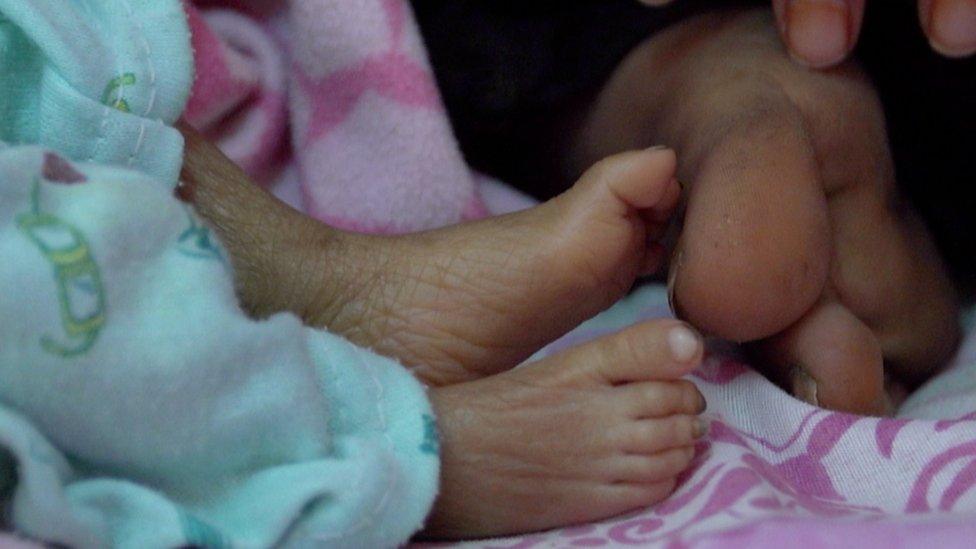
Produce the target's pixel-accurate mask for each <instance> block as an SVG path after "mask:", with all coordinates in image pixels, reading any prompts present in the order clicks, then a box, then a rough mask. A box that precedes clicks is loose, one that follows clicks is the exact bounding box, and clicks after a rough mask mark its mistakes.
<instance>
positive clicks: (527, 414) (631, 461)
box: [424, 320, 706, 538]
mask: <svg viewBox="0 0 976 549" xmlns="http://www.w3.org/2000/svg"><path fill="white" fill-rule="evenodd" d="M702 352H703V351H702V343H701V339H700V338H699V337H698V336H697V334H695V333H694V332H692V331H691V330H690V329H688V328H687V327H686V326H685V325H684V324H682V323H680V322H678V321H673V320H665V321H653V322H648V323H645V324H640V325H636V326H633V327H630V328H628V329H626V330H624V331H622V332H619V333H617V334H614V335H611V336H607V337H604V338H602V339H599V340H596V341H592V342H589V343H586V344H584V345H582V346H580V347H576V348H573V349H569V350H567V351H565V352H563V353H561V354H558V355H554V356H552V357H548V358H546V359H543V360H541V361H539V362H536V363H532V364H529V365H527V366H525V367H524V368H519V369H517V370H513V371H510V372H506V373H503V374H499V375H496V376H493V377H489V378H485V379H482V380H478V381H474V382H469V383H463V384H458V385H453V386H451V387H443V388H438V389H434V390H433V392H432V401H433V403H434V407H435V409H436V411H437V414H438V423H439V425H440V431H441V447H442V469H441V493H440V496H439V498H438V500H437V502H436V503H435V507H434V511H433V513H432V515H431V516H430V518H429V520H428V524H427V528H426V529H425V531H424V535H426V536H430V537H436V538H465V537H484V536H497V535H505V534H512V533H516V532H530V531H534V530H543V529H547V528H553V527H557V526H567V525H571V524H580V523H585V522H590V521H593V520H598V519H603V518H607V517H610V516H614V515H618V514H621V513H625V512H627V511H632V510H635V509H639V508H642V507H647V506H649V505H653V504H655V503H657V502H659V501H661V500H662V499H664V498H666V497H667V496H668V495H669V494H671V492H672V491H673V490H674V488H675V479H676V477H677V476H678V474H679V473H681V472H682V471H683V470H685V469H686V468H687V467H688V465H689V464H690V463H691V461H692V458H693V457H694V444H695V442H696V440H698V439H699V438H701V437H702V436H703V435H704V434H705V431H706V428H705V423H703V420H702V419H700V418H699V417H698V414H700V413H701V412H702V411H704V409H705V400H704V398H703V397H702V395H701V393H699V392H698V390H697V388H696V387H695V386H694V385H693V384H692V383H691V382H689V381H686V380H682V379H681V376H683V375H684V374H687V373H688V372H689V371H691V370H692V369H694V368H695V367H696V366H697V365H698V364H699V362H700V361H701V357H702Z"/></svg>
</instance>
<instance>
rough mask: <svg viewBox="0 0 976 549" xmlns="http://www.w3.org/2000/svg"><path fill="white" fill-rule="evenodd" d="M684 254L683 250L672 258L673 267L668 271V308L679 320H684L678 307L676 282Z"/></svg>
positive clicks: (676, 252)
mask: <svg viewBox="0 0 976 549" xmlns="http://www.w3.org/2000/svg"><path fill="white" fill-rule="evenodd" d="M683 255H684V254H683V253H682V252H681V250H676V251H675V253H674V256H673V257H672V258H671V267H670V269H669V270H668V307H670V308H671V313H673V314H674V316H675V317H677V318H683V315H682V314H681V311H680V310H679V307H678V298H677V296H676V295H675V293H676V292H675V288H674V287H675V282H676V281H677V280H678V269H680V268H681V259H682V256H683Z"/></svg>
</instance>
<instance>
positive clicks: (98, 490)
mask: <svg viewBox="0 0 976 549" xmlns="http://www.w3.org/2000/svg"><path fill="white" fill-rule="evenodd" d="M171 187H172V185H169V184H166V183H164V182H161V181H158V180H156V179H154V178H152V177H150V176H146V175H141V174H137V173H135V172H129V171H125V170H122V169H119V168H111V167H104V166H98V165H81V164H79V165H73V164H71V163H69V162H67V161H65V160H63V159H61V158H59V157H58V156H56V155H54V154H52V153H49V152H46V151H45V150H43V149H41V148H38V147H2V148H0V287H2V288H4V291H3V292H0V501H2V502H3V503H4V505H5V507H6V508H7V510H8V513H7V515H8V519H9V521H10V522H11V523H12V525H13V526H14V527H15V529H16V530H18V531H19V532H21V533H23V534H25V535H28V536H31V537H35V538H38V539H42V540H44V541H49V542H56V543H61V544H65V545H68V546H73V547H74V546H77V547H104V546H115V547H140V548H144V547H174V546H181V545H194V546H201V547H211V548H213V547H216V548H223V547H267V546H271V545H279V544H280V545H284V546H328V547H392V546H396V545H398V544H401V543H403V542H405V541H406V540H408V539H409V537H410V536H411V535H412V534H413V533H414V532H416V531H417V530H418V529H419V528H420V527H421V525H422V522H423V520H424V518H425V516H426V515H427V513H428V512H429V510H430V508H431V506H432V504H433V500H434V497H435V494H436V490H437V479H438V474H439V473H438V469H439V459H438V444H437V431H436V426H435V422H434V415H433V411H432V409H431V406H430V403H429V401H428V399H427V397H426V395H425V392H424V388H423V387H422V386H421V384H420V383H418V382H417V381H416V380H415V379H414V378H413V377H412V376H411V375H410V373H409V372H408V371H407V370H406V369H404V368H402V367H400V366H399V365H398V364H396V363H395V362H393V361H391V360H389V359H386V358H383V357H380V356H378V355H375V354H373V353H371V352H369V351H367V350H365V349H361V348H358V347H356V346H354V345H352V344H350V343H349V342H347V341H345V340H343V339H342V338H340V337H338V336H336V335H333V334H330V333H327V332H323V331H316V330H312V329H309V328H306V327H304V326H302V324H301V323H300V322H299V320H298V319H297V318H295V317H293V316H290V315H285V314H281V315H276V316H273V317H271V318H268V319H266V320H264V321H260V322H258V321H252V320H250V319H248V318H247V317H246V316H245V315H244V314H243V313H242V311H241V310H240V309H239V307H238V305H237V301H236V299H235V295H234V288H233V281H232V279H233V277H232V273H231V271H230V267H229V265H228V262H227V260H226V258H225V254H224V251H223V249H222V248H221V247H220V245H219V243H218V242H217V240H216V238H215V236H214V235H213V234H212V233H211V231H210V230H209V229H208V228H207V227H206V225H204V224H203V223H202V222H201V221H200V220H199V219H197V218H196V217H195V215H194V214H193V213H192V211H191V210H189V209H188V208H187V207H185V206H184V205H183V204H181V203H180V202H178V201H177V200H176V199H175V198H173V197H172V195H171V193H170V189H171ZM8 289H14V290H13V291H8Z"/></svg>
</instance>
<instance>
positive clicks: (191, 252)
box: [177, 208, 224, 262]
mask: <svg viewBox="0 0 976 549" xmlns="http://www.w3.org/2000/svg"><path fill="white" fill-rule="evenodd" d="M186 215H187V217H189V219H190V226H189V227H187V228H186V230H184V231H183V233H182V234H180V237H179V239H178V240H177V242H178V245H179V249H180V253H182V254H183V255H185V256H189V257H195V258H198V259H215V260H217V261H221V262H223V261H224V254H223V253H222V251H221V249H220V246H218V245H217V243H216V242H215V241H214V238H213V234H212V233H211V232H210V228H209V227H207V226H206V225H204V224H203V223H202V222H200V220H199V219H197V217H196V215H194V214H193V212H192V211H191V210H190V208H187V209H186Z"/></svg>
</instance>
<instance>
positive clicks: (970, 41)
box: [923, 0, 976, 57]
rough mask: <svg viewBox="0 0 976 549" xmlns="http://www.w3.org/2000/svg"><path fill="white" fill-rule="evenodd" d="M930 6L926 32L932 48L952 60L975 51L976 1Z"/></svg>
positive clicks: (949, 1) (946, 0) (959, 0)
mask: <svg viewBox="0 0 976 549" xmlns="http://www.w3.org/2000/svg"><path fill="white" fill-rule="evenodd" d="M930 5H931V7H930V10H931V11H930V12H929V14H928V17H927V21H928V25H927V27H928V28H927V29H926V30H927V32H928V35H929V42H931V44H932V48H933V49H935V50H936V51H938V52H939V53H941V54H943V55H946V56H949V57H963V56H966V55H970V54H972V53H973V52H976V0H941V1H935V2H931V3H930ZM924 21H926V18H925V17H923V24H924Z"/></svg>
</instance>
